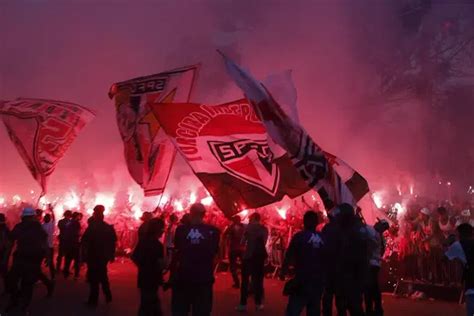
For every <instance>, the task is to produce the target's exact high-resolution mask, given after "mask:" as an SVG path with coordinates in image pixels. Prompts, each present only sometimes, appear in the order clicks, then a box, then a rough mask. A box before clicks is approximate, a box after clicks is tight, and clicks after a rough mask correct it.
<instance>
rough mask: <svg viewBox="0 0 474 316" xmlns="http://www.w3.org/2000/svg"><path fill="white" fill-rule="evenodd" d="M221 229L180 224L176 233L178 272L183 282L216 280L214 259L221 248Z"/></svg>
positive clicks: (179, 279) (199, 282)
mask: <svg viewBox="0 0 474 316" xmlns="http://www.w3.org/2000/svg"><path fill="white" fill-rule="evenodd" d="M219 238H220V232H219V230H218V229H217V228H216V227H214V226H211V225H207V224H198V225H180V226H178V228H177V229H176V234H175V242H174V244H175V250H176V256H175V258H176V260H177V262H176V265H177V268H176V273H175V277H176V280H177V281H178V282H181V283H194V284H207V283H212V282H214V259H215V257H216V255H217V252H218V250H219Z"/></svg>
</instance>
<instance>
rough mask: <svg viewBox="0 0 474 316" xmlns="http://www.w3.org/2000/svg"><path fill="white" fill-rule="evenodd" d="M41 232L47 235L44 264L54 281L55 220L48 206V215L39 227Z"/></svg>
mask: <svg viewBox="0 0 474 316" xmlns="http://www.w3.org/2000/svg"><path fill="white" fill-rule="evenodd" d="M41 226H42V227H43V230H44V231H45V232H46V234H47V235H48V237H47V245H48V248H47V249H46V251H47V253H46V264H47V265H48V268H49V273H50V275H51V279H52V280H54V278H55V274H56V269H55V267H54V229H55V227H56V220H55V218H54V211H53V209H52V207H51V205H50V206H49V213H48V214H46V215H45V216H44V217H43V224H42V225H41Z"/></svg>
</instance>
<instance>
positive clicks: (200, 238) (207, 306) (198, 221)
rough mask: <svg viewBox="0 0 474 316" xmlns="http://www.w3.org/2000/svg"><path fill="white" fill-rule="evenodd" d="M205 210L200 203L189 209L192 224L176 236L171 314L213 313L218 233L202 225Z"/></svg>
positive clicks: (195, 315)
mask: <svg viewBox="0 0 474 316" xmlns="http://www.w3.org/2000/svg"><path fill="white" fill-rule="evenodd" d="M205 213H206V208H205V207H204V205H202V204H200V203H196V204H193V205H192V206H191V209H190V215H189V220H190V222H189V224H183V225H179V226H178V227H177V228H176V234H175V243H174V245H175V251H176V252H175V255H174V256H173V263H172V268H173V269H175V271H174V272H173V271H172V274H173V280H172V287H173V293H172V303H171V304H172V315H173V316H186V315H188V314H189V313H190V312H191V313H192V315H193V316H208V315H211V311H212V287H213V284H214V265H215V262H214V260H215V258H216V255H217V253H218V251H219V230H218V229H217V228H216V227H214V226H211V225H207V224H204V223H203V218H204V215H205Z"/></svg>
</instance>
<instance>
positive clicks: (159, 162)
mask: <svg viewBox="0 0 474 316" xmlns="http://www.w3.org/2000/svg"><path fill="white" fill-rule="evenodd" d="M197 71H198V66H197V65H195V66H189V67H183V68H179V69H174V70H170V71H165V72H162V73H159V74H155V75H151V76H146V77H140V78H134V79H130V80H127V81H124V82H119V83H116V84H114V85H112V87H111V88H110V91H109V97H110V98H113V97H115V105H116V111H117V124H118V127H119V130H120V135H121V136H122V141H123V144H124V153H125V160H126V162H127V167H128V171H129V173H130V175H131V176H132V178H133V179H134V180H135V182H136V183H138V184H139V185H140V186H141V187H142V189H143V190H144V192H145V195H146V196H152V195H159V194H161V193H163V191H164V188H165V186H166V182H167V181H168V177H169V174H170V170H171V166H172V164H173V161H174V158H175V155H176V150H175V148H174V146H173V144H171V142H170V141H169V139H168V138H167V137H166V135H165V133H164V132H163V131H162V130H161V128H160V125H159V123H158V120H157V119H156V118H155V116H154V115H153V113H152V111H151V109H150V107H149V106H148V103H153V102H162V103H177V102H188V101H189V97H190V94H191V91H192V88H193V85H194V81H195V78H196V75H197Z"/></svg>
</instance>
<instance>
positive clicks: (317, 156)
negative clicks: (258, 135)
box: [222, 54, 369, 210]
mask: <svg viewBox="0 0 474 316" xmlns="http://www.w3.org/2000/svg"><path fill="white" fill-rule="evenodd" d="M222 55H223V54H222ZM223 57H224V60H225V64H226V68H227V71H228V73H229V75H230V76H231V77H232V79H234V81H235V82H236V84H237V85H238V86H239V87H240V88H241V89H242V90H243V92H244V93H245V95H246V96H247V98H249V100H250V101H251V102H252V105H253V108H254V110H255V111H256V112H257V113H258V116H259V117H260V118H261V119H262V121H263V123H264V125H265V127H266V130H267V132H268V134H269V135H270V137H271V138H272V139H273V140H274V141H275V142H276V143H277V144H279V145H280V146H281V147H282V148H284V149H285V150H286V151H287V152H288V153H289V154H290V155H291V156H292V157H291V160H292V162H293V165H294V166H295V167H296V169H297V170H298V171H299V174H300V176H301V177H302V178H303V179H304V180H305V181H306V183H307V184H308V186H309V187H311V188H313V189H315V190H316V191H318V193H319V195H320V196H321V199H322V200H323V202H324V205H325V208H326V209H327V210H330V209H332V208H333V207H334V206H336V205H338V204H341V203H349V204H352V205H353V206H354V207H356V204H357V202H358V201H359V200H360V199H361V198H362V197H363V196H364V195H365V194H366V193H368V192H369V186H368V183H367V181H366V180H365V179H364V178H363V177H362V176H361V175H360V174H359V173H358V172H356V171H355V170H354V169H352V168H351V167H350V166H349V165H347V164H346V163H345V162H344V161H342V160H341V159H339V158H337V157H335V156H333V155H331V154H329V153H327V152H325V151H323V150H322V149H321V147H319V146H318V145H317V144H316V143H315V142H314V141H313V139H312V138H311V137H310V136H309V134H308V133H307V132H306V131H305V130H304V128H303V127H302V126H300V124H299V123H298V118H297V117H295V115H294V113H297V111H296V104H290V105H291V106H293V107H295V108H294V109H292V110H291V111H289V110H287V111H286V112H285V111H284V110H283V108H282V107H281V106H280V105H279V104H278V102H276V101H275V99H274V98H273V97H272V95H271V94H270V92H269V91H268V90H267V89H266V88H265V86H264V85H263V84H262V83H260V82H258V81H257V80H255V79H254V78H253V77H252V76H251V75H250V74H249V73H248V72H247V71H245V70H244V69H242V68H241V67H240V66H238V65H237V64H235V63H234V62H233V61H232V60H230V59H229V58H227V57H226V56H225V55H223ZM287 112H288V113H290V115H288V114H287ZM292 114H293V115H292Z"/></svg>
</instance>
